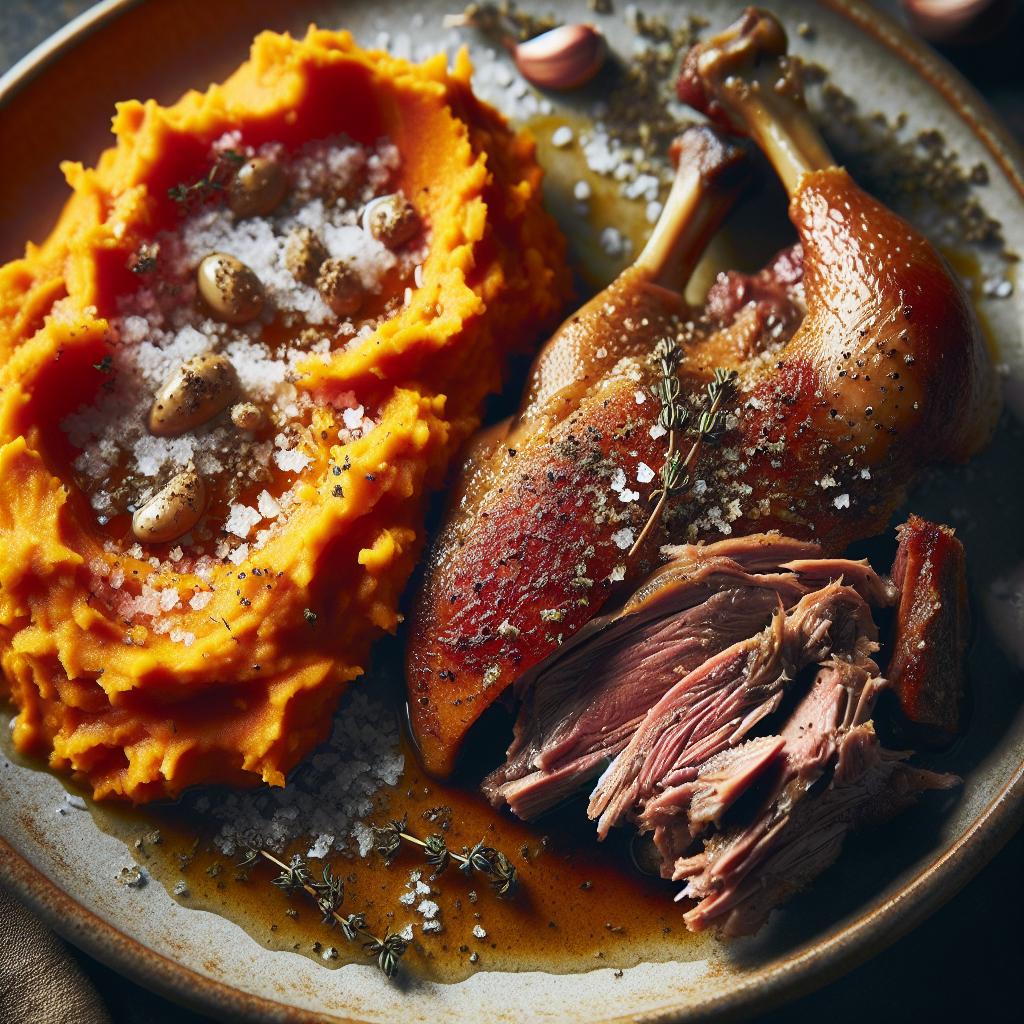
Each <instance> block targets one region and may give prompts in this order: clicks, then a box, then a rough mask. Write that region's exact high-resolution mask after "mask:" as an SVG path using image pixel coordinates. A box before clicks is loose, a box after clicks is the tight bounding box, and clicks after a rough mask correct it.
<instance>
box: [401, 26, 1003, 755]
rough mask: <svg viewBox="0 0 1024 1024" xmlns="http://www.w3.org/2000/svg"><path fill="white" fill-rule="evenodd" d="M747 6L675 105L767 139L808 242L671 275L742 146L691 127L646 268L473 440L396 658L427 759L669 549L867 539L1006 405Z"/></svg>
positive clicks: (584, 313)
mask: <svg viewBox="0 0 1024 1024" xmlns="http://www.w3.org/2000/svg"><path fill="white" fill-rule="evenodd" d="M786 45H787V43H786V36H785V33H784V31H783V29H782V27H781V25H780V24H779V23H778V22H777V21H776V20H775V19H774V18H773V17H772V16H771V15H769V14H766V13H764V12H761V11H758V10H756V9H748V10H747V11H746V12H745V13H744V14H743V16H742V17H741V18H740V19H739V20H738V21H737V22H736V23H735V24H733V25H732V26H730V27H729V28H728V29H726V30H725V31H724V32H722V33H721V34H720V35H717V36H715V37H714V38H712V39H710V40H708V41H707V42H705V43H702V44H700V45H698V46H697V47H695V48H694V49H693V50H692V51H691V52H690V53H689V54H688V55H687V57H686V59H685V61H684V65H683V70H682V73H681V76H680V82H679V92H680V96H681V97H682V98H683V99H684V100H686V101H687V102H689V103H690V104H692V105H693V106H695V107H697V108H699V109H701V110H702V111H704V112H706V113H707V114H708V115H709V116H710V117H711V118H712V119H713V120H714V121H716V122H718V124H720V125H722V126H723V127H725V128H726V129H727V130H728V131H730V132H734V133H741V134H745V135H747V136H749V137H750V138H751V139H752V140H753V141H754V143H756V144H757V145H758V146H759V147H760V148H761V149H762V150H763V152H764V153H765V154H766V156H767V157H768V159H769V161H770V162H771V164H772V165H773V167H774V169H775V171H776V172H777V174H778V175H779V177H780V179H781V181H782V183H783V185H784V187H785V189H786V191H787V193H788V196H789V217H790V220H791V222H792V224H793V227H794V228H795V231H796V236H797V240H798V241H797V243H796V244H795V245H794V246H792V247H791V248H790V249H788V250H786V251H784V252H782V253H780V254H779V255H778V256H777V257H776V258H775V259H774V260H773V261H772V262H771V263H770V264H769V266H767V267H766V268H765V269H764V270H763V271H761V272H760V273H759V274H755V275H750V276H747V275H741V274H737V273H728V274H724V275H720V278H719V280H718V281H717V282H716V284H715V285H714V286H713V287H712V290H711V293H709V295H708V299H707V302H706V305H705V307H704V309H702V310H691V309H688V308H687V307H686V305H685V303H684V301H683V299H682V296H681V290H682V286H683V284H684V283H685V280H686V277H687V274H688V271H689V270H691V269H692V267H693V265H694V263H695V262H696V258H697V256H698V255H699V253H700V251H701V249H702V247H703V245H704V244H705V243H706V241H707V240H708V238H709V237H710V235H711V233H712V232H713V231H714V229H715V227H716V226H717V223H718V221H719V220H720V219H721V217H722V215H723V213H724V210H725V208H726V206H727V199H728V197H729V196H730V195H731V194H732V193H733V192H734V191H735V168H736V165H737V163H738V160H739V157H738V156H737V155H736V154H735V152H734V151H733V150H732V149H731V148H730V147H728V146H727V145H726V144H725V143H724V142H722V141H721V139H720V138H718V137H716V136H714V135H711V134H709V133H708V130H707V129H704V130H701V131H700V132H699V133H688V134H687V135H684V136H683V139H682V142H681V144H680V147H679V150H680V151H679V171H678V175H677V178H676V182H675V185H674V186H673V189H672V192H671V194H670V197H669V200H668V202H667V203H666V207H665V212H664V214H663V216H662V219H661V220H660V221H659V223H658V224H657V226H656V227H655V229H654V232H653V234H652V237H651V239H650V241H649V243H648V245H647V246H646V247H645V249H644V251H643V253H642V254H641V255H640V257H639V259H638V260H637V262H636V264H634V266H632V267H630V268H628V269H627V270H626V271H624V272H623V274H622V275H621V276H620V277H619V278H618V279H617V280H616V281H615V282H613V284H612V285H611V286H609V288H608V289H606V290H605V291H604V292H602V293H600V294H599V295H598V296H597V297H596V298H594V299H592V300H591V301H590V302H589V303H588V304H587V305H585V306H584V307H583V308H582V309H580V310H579V311H578V312H577V313H576V314H574V315H573V316H572V317H570V318H569V320H568V321H566V323H565V324H563V325H562V327H561V328H560V329H559V330H558V331H557V332H556V333H555V335H554V336H553V337H552V338H551V339H550V340H549V341H548V342H547V344H546V345H545V346H544V347H543V349H542V350H541V351H540V353H539V354H538V356H537V358H536V361H535V364H534V367H533V369H532V372H531V374H530V377H529V381H528V384H527V387H526V393H525V395H524V398H523V404H522V406H521V408H520V410H519V413H518V415H517V416H516V417H515V418H514V420H513V421H511V422H509V423H507V424H504V425H502V426H500V427H498V428H492V430H491V431H490V432H489V433H488V434H487V435H484V436H483V437H481V439H480V440H479V441H478V442H477V443H476V444H475V445H474V446H473V448H472V449H471V451H470V452H469V455H468V457H467V461H466V463H465V465H464V467H463V469H462V472H461V476H460V479H459V481H458V483H457V485H456V487H455V490H454V494H453V499H452V502H451V505H450V508H449V510H448V513H447V516H446V518H445V521H444V524H443V526H442V528H441V530H440V533H439V536H438V538H437V540H436V542H435V544H434V547H433V550H432V553H431V555H430V558H429V562H428V566H427V572H426V578H425V582H424V585H423V588H422V591H421V593H420V595H419V598H418V601H417V605H416V608H415V610H414V614H413V619H412V626H411V633H410V639H409V645H408V654H407V684H408V690H409V704H410V716H411V722H412V727H413V731H414V734H415V738H416V740H417V742H418V744H419V747H420V751H421V753H422V757H423V761H424V763H425V765H426V767H427V768H428V769H429V770H430V771H432V772H434V773H437V774H442V775H443V774H446V773H448V772H450V771H451V769H452V768H453V766H454V764H455V759H456V756H457V753H458V750H459V747H460V744H461V743H462V740H463V738H464V737H465V734H466V732H467V730H468V729H469V728H470V727H471V726H472V724H473V723H474V722H475V721H476V720H477V719H478V718H479V716H480V715H481V714H482V713H483V711H484V710H485V709H486V708H487V707H488V706H489V705H490V704H491V703H492V702H493V701H494V700H495V699H496V698H497V697H498V696H499V695H500V694H501V693H502V692H503V691H504V690H505V689H506V688H507V687H508V686H509V685H510V684H511V683H513V682H514V681H516V680H519V679H522V678H524V677H526V675H527V674H528V673H530V672H531V671H533V670H535V669H536V668H537V666H539V665H540V664H541V663H542V662H544V660H545V659H546V658H548V657H549V656H550V655H552V654H553V653H555V652H557V651H558V650H559V649H560V648H561V646H562V645H563V644H564V643H565V642H566V641H568V639H569V638H570V637H572V636H573V635H574V634H575V633H576V632H577V631H578V630H579V629H580V628H581V627H583V626H584V625H585V624H586V623H587V622H588V621H589V620H590V619H592V618H593V617H594V616H595V615H596V614H597V613H598V612H600V611H601V609H602V607H603V606H605V605H606V604H609V602H611V604H609V607H613V606H614V605H615V604H616V603H617V602H621V601H622V600H623V599H625V598H626V597H628V595H629V593H630V592H631V590H632V589H635V587H636V586H637V584H638V583H639V582H640V581H641V580H643V579H644V578H645V577H646V576H647V575H648V574H649V573H650V572H651V571H652V569H654V568H656V567H657V565H658V564H659V551H660V549H661V547H662V546H663V545H665V544H679V543H698V542H701V541H705V540H714V539H716V538H721V537H722V536H723V535H726V536H727V535H734V536H743V535H745V534H751V533H764V532H767V531H779V532H781V533H784V534H785V535H787V536H788V537H790V538H793V539H795V540H796V541H813V542H814V544H815V545H816V549H817V550H818V551H819V552H820V553H821V555H822V556H834V555H838V554H840V553H841V552H842V551H843V549H844V548H845V547H846V546H847V545H848V544H849V543H851V542H852V541H854V540H856V539H858V538H862V537H865V536H870V535H873V534H876V533H878V532H879V531H880V530H881V529H882V528H883V527H884V526H885V524H886V522H887V521H888V520H889V518H890V516H891V514H892V512H893V511H894V509H895V508H896V507H897V506H898V505H899V504H900V503H901V502H902V501H903V499H904V497H905V495H906V492H907V489H908V487H909V486H910V485H911V484H912V483H913V481H914V479H915V477H916V476H917V475H918V473H919V472H920V471H921V470H922V469H923V468H924V467H926V466H929V465H932V464H935V463H939V462H944V461H962V460H966V459H968V458H969V457H970V456H971V455H973V454H974V453H975V452H976V451H978V450H979V449H980V448H981V447H982V446H983V445H984V444H985V442H986V441H987V439H988V437H989V435H990V433H991V430H992V428H993V426H994V423H995V419H996V416H997V414H998V399H997V397H996V395H997V391H996V387H995V383H994V377H993V372H992V367H991V365H990V363H989V360H988V356H987V353H986V350H985V347H984V344H983V341H982V339H981V336H980V334H979V330H978V326H977V323H976V320H975V318H974V315H973V313H972V310H971V307H970V304H969V301H968V299H967V297H966V295H965V294H964V292H963V290H962V288H961V287H960V285H959V284H958V282H957V280H956V278H955V276H954V275H953V274H952V273H951V271H950V269H949V267H948V266H947V265H946V263H945V261H944V260H943V259H942V257H941V256H940V255H939V254H938V253H937V252H936V251H935V249H934V248H933V247H932V246H931V245H930V244H929V243H928V241H927V240H926V239H925V238H924V237H923V236H922V235H921V234H920V233H919V232H918V231H916V230H915V229H914V228H913V227H911V226H910V225H909V224H908V223H907V222H906V221H904V220H902V219H901V218H900V217H898V216H897V215H896V214H894V213H893V212H892V211H890V210H888V209H887V208H886V207H885V206H883V205H882V204H881V203H880V202H878V200H876V199H874V198H873V197H871V196H869V195H868V194H867V193H865V192H864V191H863V190H862V189H860V188H859V187H858V186H857V184H856V183H855V182H854V181H853V180H852V178H851V177H850V175H849V174H848V173H847V172H846V171H845V170H844V169H842V168H841V167H839V166H837V165H836V164H835V162H834V160H833V158H832V157H831V155H830V154H829V152H828V150H827V148H826V146H825V144H824V142H823V140H822V139H821V137H820V135H819V134H818V132H817V130H816V128H815V127H814V125H813V124H812V121H811V119H810V117H809V115H808V112H807V109H806V107H805V104H804V101H803V96H802V90H801V86H800V78H799V67H798V64H797V62H796V61H795V60H794V59H792V58H790V57H788V56H787V54H786Z"/></svg>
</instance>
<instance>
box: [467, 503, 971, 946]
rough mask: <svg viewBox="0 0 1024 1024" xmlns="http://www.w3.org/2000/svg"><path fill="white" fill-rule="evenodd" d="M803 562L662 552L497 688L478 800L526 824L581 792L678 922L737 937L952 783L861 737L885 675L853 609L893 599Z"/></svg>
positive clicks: (740, 546) (755, 540) (720, 551)
mask: <svg viewBox="0 0 1024 1024" xmlns="http://www.w3.org/2000/svg"><path fill="white" fill-rule="evenodd" d="M919 528H920V527H919V526H918V525H916V523H915V525H914V526H913V529H914V530H918V529H919ZM910 532H911V524H908V525H907V526H905V527H903V528H902V530H901V535H902V536H903V538H904V543H906V538H907V536H908V534H909V533H910ZM817 553H818V552H817V551H816V549H815V547H814V545H809V544H807V543H800V542H797V541H794V540H791V539H788V538H784V537H779V536H776V535H760V536H751V537H744V538H737V539H733V540H729V541H725V542H719V543H718V544H710V545H682V546H680V547H678V548H676V549H673V551H672V555H673V558H672V560H671V561H670V562H669V563H668V564H667V565H666V566H664V567H663V568H662V569H660V570H658V571H657V572H656V573H655V574H654V575H653V576H652V577H651V578H650V579H649V580H647V581H646V582H645V583H644V584H643V585H642V586H641V587H640V588H639V589H638V591H637V593H636V594H635V595H634V596H633V597H632V598H631V599H630V600H629V601H628V602H627V603H626V604H625V605H624V606H623V608H622V609H621V610H619V611H617V612H614V613H612V614H608V615H603V616H599V617H598V618H596V619H594V620H592V621H591V622H590V623H589V624H588V625H587V626H585V627H584V628H583V629H582V630H580V632H579V633H578V634H577V635H576V637H575V638H574V639H573V640H572V641H570V642H569V643H568V644H567V645H566V649H565V650H564V651H562V652H561V653H559V654H558V655H556V656H554V657H552V658H549V659H548V660H547V661H546V662H545V663H543V664H542V665H541V666H540V667H539V668H538V669H536V670H535V671H534V672H532V673H530V674H528V675H527V676H526V677H524V678H523V679H522V680H521V681H520V682H519V683H518V684H517V686H516V691H517V695H519V696H520V697H521V698H522V704H521V707H520V713H519V719H518V721H517V723H516V730H515V738H514V740H513V743H512V746H511V748H510V749H509V754H508V759H507V760H506V762H505V764H504V765H503V766H502V767H501V768H500V769H498V770H497V771H495V772H494V773H492V775H491V776H490V777H489V778H488V779H487V780H485V783H484V791H485V792H486V793H487V794H488V796H490V798H491V800H492V801H493V802H495V803H496V804H501V803H505V804H507V805H508V806H509V807H510V808H511V810H513V811H514V812H515V813H516V814H518V815H520V816H523V817H530V816H533V815H536V814H538V813H540V812H542V811H544V810H547V809H549V808H550V807H552V806H553V805H554V804H555V803H557V802H558V801H559V800H561V799H562V798H564V797H565V796H567V795H569V794H571V793H572V792H573V791H574V790H576V789H577V788H578V787H580V786H581V785H584V784H589V785H592V786H594V788H593V792H592V794H591V797H590V803H589V807H588V813H589V815H590V817H591V818H594V819H596V820H597V832H598V836H599V837H604V836H605V835H606V834H607V833H608V831H609V829H610V828H612V827H613V826H617V825H625V826H629V825H632V826H635V827H636V828H637V829H638V830H639V831H640V832H642V833H649V834H650V835H651V838H652V840H653V844H654V847H655V849H656V851H657V853H658V855H659V856H660V860H661V872H662V874H663V876H664V877H666V878H672V879H675V880H677V881H682V880H685V881H686V882H687V886H686V888H685V889H684V890H683V892H682V893H681V898H687V899H692V900H695V901H696V905H695V906H693V907H691V908H689V909H688V910H687V912H686V913H685V915H684V920H685V921H686V924H687V926H688V927H689V928H691V929H692V930H696V931H700V930H703V929H705V928H713V929H715V930H717V931H719V932H721V933H722V934H724V935H738V934H743V933H746V932H749V931H753V930H755V929H756V928H757V927H759V926H760V925H761V924H762V923H763V922H764V920H765V919H766V918H767V916H768V914H769V913H770V911H771V910H772V908H773V907H775V906H777V905H778V904H780V903H781V902H783V901H784V900H785V899H786V898H787V897H788V896H789V895H790V894H792V893H793V892H795V891H796V890H797V889H799V888H802V887H803V886H804V885H806V884H807V883H808V882H809V881H811V880H812V879H813V878H814V877H816V876H817V875H818V874H819V873H820V872H821V871H823V870H824V869H825V868H826V867H828V865H829V864H830V863H831V862H832V861H833V860H834V859H835V857H836V856H838V854H839V851H840V848H841V846H842V843H843V840H844V839H845V836H846V835H847V834H848V832H850V831H851V830H852V829H854V828H856V827H858V826H859V825H861V824H864V823H867V822H869V821H880V820H883V819H884V818H886V817H888V816H890V815H892V814H895V813H896V812H898V811H899V810H901V809H902V808H904V807H906V806H907V805H908V804H909V803H911V802H912V801H913V800H914V799H915V798H916V796H917V795H918V794H919V793H920V792H922V791H924V790H926V789H943V788H948V787H949V786H952V785H955V784H956V782H957V780H956V779H955V778H954V777H952V776H946V775H935V774H933V773H930V772H926V771H922V770H920V769H917V768H912V767H910V766H908V765H907V764H905V763H904V762H905V759H906V757H907V753H908V752H906V751H903V752H901V751H892V750H885V749H883V748H882V747H881V746H880V744H879V741H878V737H877V736H876V734H875V731H874V723H873V721H872V714H873V711H874V707H875V702H876V700H877V698H878V695H879V693H881V692H882V691H883V690H884V689H885V688H886V687H887V686H888V682H887V680H886V679H885V678H883V677H882V676H881V675H880V674H879V669H878V665H877V664H876V662H875V654H876V652H877V651H878V642H877V637H878V632H877V629H876V627H875V623H874V620H873V617H872V610H871V609H872V608H873V607H874V608H885V607H888V606H891V605H892V604H894V603H895V601H896V600H897V597H898V593H897V590H896V588H895V587H894V586H893V585H892V583H890V582H889V581H887V580H885V579H883V578H881V577H879V576H878V575H877V574H876V573H875V572H874V571H873V570H872V569H871V567H870V565H868V564H867V563H866V562H864V561H852V560H850V559H843V558H820V557H815V556H816V555H817ZM810 673H813V679H811V678H810V675H809V674H810ZM598 774H600V778H599V779H597V782H596V785H595V784H594V779H595V777H596V776H597V775H598Z"/></svg>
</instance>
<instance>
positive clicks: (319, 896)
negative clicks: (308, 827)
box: [238, 848, 409, 978]
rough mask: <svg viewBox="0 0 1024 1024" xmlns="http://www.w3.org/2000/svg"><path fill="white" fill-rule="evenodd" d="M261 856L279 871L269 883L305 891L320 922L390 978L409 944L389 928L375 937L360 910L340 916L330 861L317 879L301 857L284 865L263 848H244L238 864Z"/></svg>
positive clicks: (341, 888) (339, 886)
mask: <svg viewBox="0 0 1024 1024" xmlns="http://www.w3.org/2000/svg"><path fill="white" fill-rule="evenodd" d="M261 859H262V860H265V861H266V862H267V863H268V864H273V865H274V866H275V867H277V868H279V869H280V874H279V875H278V876H277V878H275V879H273V882H272V884H273V885H276V886H277V887H278V888H279V889H281V890H282V892H286V893H292V892H298V891H302V892H305V893H307V894H308V895H309V896H311V897H312V898H313V899H314V900H316V905H317V907H318V908H319V910H320V912H321V913H322V914H323V923H324V924H326V925H331V926H333V925H338V926H339V927H340V929H341V934H342V935H344V936H345V938H346V940H347V941H349V942H358V943H359V944H360V945H362V947H363V951H364V952H365V953H366V955H367V956H371V957H373V958H374V959H375V960H376V961H377V967H378V968H379V969H380V970H381V971H382V972H383V973H384V975H385V977H387V978H393V977H394V976H395V975H396V974H397V973H398V966H399V961H400V960H401V959H402V957H403V956H404V955H405V951H406V950H407V949H408V948H409V943H408V942H406V941H405V939H403V938H402V937H401V936H400V935H398V934H396V933H394V932H391V931H385V933H384V937H383V938H378V937H377V936H376V935H374V934H373V933H372V932H371V931H370V930H369V928H367V925H366V916H365V915H364V914H362V913H353V914H347V915H343V914H342V913H341V910H340V908H341V905H342V903H343V902H344V900H345V882H344V879H342V878H339V877H338V876H337V875H335V874H334V872H333V871H332V870H331V866H330V864H325V865H324V869H323V873H322V877H321V878H320V880H319V881H318V880H317V879H315V878H314V877H313V874H312V872H311V871H310V870H309V867H308V866H307V865H306V862H305V861H303V860H302V858H301V857H293V858H292V861H291V863H290V864H286V863H285V862H284V861H283V860H280V859H279V858H277V857H275V856H274V855H273V854H272V853H269V852H268V851H266V850H264V849H261V848H251V849H248V850H246V851H245V858H244V859H243V860H242V862H241V863H240V864H239V865H238V866H239V867H242V868H246V867H251V866H252V865H254V864H256V863H258V862H259V861H260V860H261Z"/></svg>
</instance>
